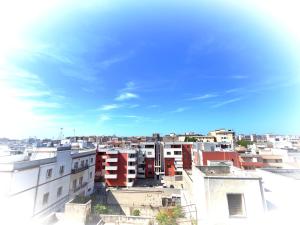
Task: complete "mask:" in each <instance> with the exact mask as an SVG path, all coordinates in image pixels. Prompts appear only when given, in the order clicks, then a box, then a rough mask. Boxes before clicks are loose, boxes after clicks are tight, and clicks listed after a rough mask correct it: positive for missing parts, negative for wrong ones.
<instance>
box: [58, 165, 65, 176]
mask: <svg viewBox="0 0 300 225" xmlns="http://www.w3.org/2000/svg"><path fill="white" fill-rule="evenodd" d="M64 172H65V167H64V166H60V167H59V174H60V175H63V174H64Z"/></svg>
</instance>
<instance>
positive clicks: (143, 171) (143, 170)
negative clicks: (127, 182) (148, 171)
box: [137, 168, 145, 173]
mask: <svg viewBox="0 0 300 225" xmlns="http://www.w3.org/2000/svg"><path fill="white" fill-rule="evenodd" d="M137 170H138V173H145V169H144V168H138V169H137Z"/></svg>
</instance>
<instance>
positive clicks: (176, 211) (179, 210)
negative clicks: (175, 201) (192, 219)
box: [173, 205, 184, 218]
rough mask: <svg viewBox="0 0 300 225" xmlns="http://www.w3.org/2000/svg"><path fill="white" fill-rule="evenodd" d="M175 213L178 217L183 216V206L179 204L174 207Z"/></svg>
mask: <svg viewBox="0 0 300 225" xmlns="http://www.w3.org/2000/svg"><path fill="white" fill-rule="evenodd" d="M173 214H174V217H176V218H183V217H184V213H183V211H182V207H181V206H179V205H177V206H176V207H175V208H173Z"/></svg>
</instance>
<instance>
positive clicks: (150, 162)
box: [137, 142, 155, 178]
mask: <svg viewBox="0 0 300 225" xmlns="http://www.w3.org/2000/svg"><path fill="white" fill-rule="evenodd" d="M137 148H138V152H137V153H138V171H137V172H138V174H137V177H138V178H154V175H155V166H154V164H155V142H141V143H140V144H139V145H138V147H137Z"/></svg>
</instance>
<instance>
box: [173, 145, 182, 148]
mask: <svg viewBox="0 0 300 225" xmlns="http://www.w3.org/2000/svg"><path fill="white" fill-rule="evenodd" d="M171 148H181V145H171Z"/></svg>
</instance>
